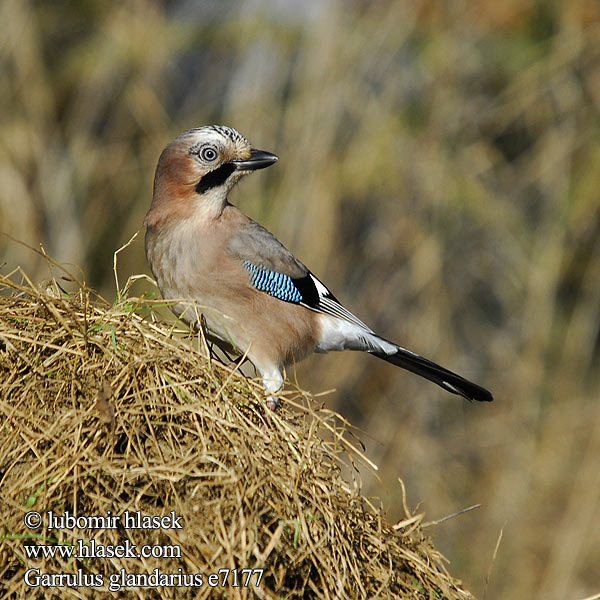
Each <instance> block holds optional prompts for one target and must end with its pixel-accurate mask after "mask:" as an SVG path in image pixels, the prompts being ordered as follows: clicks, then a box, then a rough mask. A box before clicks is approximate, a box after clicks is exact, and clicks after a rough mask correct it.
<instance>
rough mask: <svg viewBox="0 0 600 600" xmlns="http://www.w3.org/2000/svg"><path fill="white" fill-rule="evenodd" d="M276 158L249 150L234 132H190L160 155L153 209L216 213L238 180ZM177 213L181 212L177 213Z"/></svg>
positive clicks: (212, 127)
mask: <svg viewBox="0 0 600 600" xmlns="http://www.w3.org/2000/svg"><path fill="white" fill-rule="evenodd" d="M276 161H277V156H275V155H274V154H271V153H270V152H264V151H263V150H256V149H255V148H252V146H251V145H250V143H249V142H248V140H247V139H246V138H245V137H244V136H243V135H241V134H240V133H238V132H237V131H236V130H235V129H232V128H230V127H224V126H220V125H209V126H206V127H198V128H197V129H190V130H189V131H186V132H185V133H182V134H181V135H180V136H179V137H177V139H175V140H174V141H173V142H171V143H170V144H169V145H168V146H167V147H166V148H165V149H164V150H163V152H162V154H161V156H160V158H159V161H158V166H157V167H156V175H155V178H154V201H153V208H158V206H159V205H161V207H162V208H164V204H165V203H167V202H168V203H169V204H170V205H171V209H172V210H175V209H176V206H177V205H180V208H183V205H184V204H185V203H187V204H188V206H187V208H188V209H189V210H191V209H192V207H193V206H196V207H199V206H201V207H204V208H206V209H216V210H218V207H220V206H222V205H223V204H224V203H225V200H226V197H227V193H228V192H229V190H230V189H231V188H232V187H233V186H234V185H235V184H236V183H237V182H238V181H239V180H240V178H241V177H243V176H244V175H247V174H248V173H250V172H252V171H255V170H256V169H264V168H265V167H268V166H269V165H272V164H273V163H274V162H276ZM178 212H180V211H178Z"/></svg>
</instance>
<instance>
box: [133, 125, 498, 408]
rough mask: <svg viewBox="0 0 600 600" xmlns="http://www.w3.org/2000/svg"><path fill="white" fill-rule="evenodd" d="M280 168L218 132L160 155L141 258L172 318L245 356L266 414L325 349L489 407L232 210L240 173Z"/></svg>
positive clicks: (201, 133) (483, 393)
mask: <svg viewBox="0 0 600 600" xmlns="http://www.w3.org/2000/svg"><path fill="white" fill-rule="evenodd" d="M276 161H277V156H275V155H274V154H271V153H270V152H264V151H262V150H256V149H254V148H252V146H251V145H250V144H249V143H248V141H247V140H246V138H244V137H243V136H242V135H241V134H240V133H238V132H237V131H235V130H234V129H231V128H230V127H223V126H216V125H213V126H207V127H199V128H197V129H191V130H190V131H186V132H185V133H182V134H181V135H180V136H179V137H178V138H177V139H175V141H173V142H172V143H170V144H169V145H168V146H167V147H166V148H165V149H164V150H163V152H162V154H161V155H160V158H159V160H158V165H157V167H156V174H155V177H154V194H153V198H152V205H151V207H150V210H149V211H148V214H147V215H146V219H145V225H146V256H147V258H148V262H149V264H150V267H151V269H152V272H153V274H154V277H155V278H156V282H157V284H158V287H159V289H160V291H161V293H162V295H163V297H164V298H165V299H171V300H178V302H177V303H174V305H173V306H172V310H173V312H174V313H175V314H176V315H178V316H179V317H180V318H181V319H183V321H185V322H186V323H188V324H189V325H191V326H194V327H199V326H201V325H204V327H205V331H206V335H207V337H208V338H209V340H211V341H213V342H215V343H216V344H217V345H218V346H219V347H221V348H222V349H224V350H225V351H229V352H232V351H233V352H235V353H238V354H242V355H245V356H246V357H247V358H248V359H249V360H250V362H252V364H253V365H254V367H255V368H256V369H257V371H258V372H259V373H260V375H261V377H262V381H263V385H264V387H265V388H266V390H267V392H268V393H270V394H271V396H270V400H269V401H268V406H269V407H270V408H274V407H275V405H276V401H277V399H276V397H275V395H276V394H277V392H279V391H280V390H281V388H282V386H283V370H284V368H285V366H286V365H289V364H291V363H292V362H294V361H300V360H302V359H303V358H305V357H306V356H307V355H308V354H310V353H311V352H329V351H330V350H363V351H365V352H368V353H369V354H373V355H374V356H376V357H377V358H381V359H383V360H385V361H387V362H390V363H392V364H394V365H397V366H399V367H402V368H404V369H407V370H408V371H412V372H413V373H416V374H417V375H420V376H421V377H425V378H426V379H429V380H430V381H433V382H434V383H437V384H438V385H439V386H441V387H442V388H444V389H445V390H447V391H449V392H451V393H453V394H458V395H460V396H464V397H465V398H467V399H468V400H480V401H488V402H489V401H491V400H492V395H491V394H490V392H488V391H487V390H486V389H484V388H482V387H480V386H478V385H476V384H474V383H471V382H470V381H467V380H466V379H464V378H463V377H461V376H459V375H457V374H455V373H452V372H451V371H449V370H447V369H445V368H444V367H441V366H439V365H437V364H436V363H434V362H432V361H430V360H428V359H426V358H423V357H422V356H419V355H418V354H415V353H413V352H411V351H410V350H406V349H405V348H401V347H400V346H398V345H396V344H394V343H392V342H390V341H388V340H386V339H384V338H382V337H380V336H378V335H377V334H375V333H374V332H373V331H372V330H371V329H369V327H367V326H366V325H365V324H364V323H363V322H362V321H360V320H359V319H358V318H356V317H355V316H354V315H353V314H352V313H350V312H349V311H347V310H346V309H345V308H344V307H343V306H342V305H341V304H340V302H339V301H338V300H337V299H336V298H335V296H334V295H333V294H332V293H331V292H330V291H329V289H327V287H326V286H325V285H324V284H323V283H322V282H321V281H319V280H318V279H317V278H316V277H315V276H314V275H313V274H312V273H311V272H310V271H309V270H308V269H307V268H306V267H305V266H304V265H303V264H302V263H301V262H300V261H299V260H298V259H296V258H295V257H294V256H293V255H292V254H291V253H290V252H289V251H288V250H287V248H285V246H283V244H281V242H279V240H277V238H275V236H274V235H273V234H271V233H270V232H269V231H267V230H266V229H265V228H264V227H262V226H261V225H259V224H258V223H256V222H255V221H253V220H252V219H250V218H249V217H247V216H246V215H245V214H244V213H242V212H241V211H240V210H239V209H238V208H236V207H235V206H233V205H232V204H230V203H229V201H228V200H227V194H228V193H229V191H230V190H231V188H232V187H233V186H234V185H235V184H236V183H237V182H238V181H239V180H240V179H241V178H242V177H243V176H244V175H247V174H249V173H251V172H252V171H255V170H257V169H263V168H265V167H268V166H269V165H272V164H274V163H275V162H276ZM185 299H192V300H193V301H195V302H194V303H193V304H191V303H186V302H185ZM198 307H200V308H199V309H197V308H198ZM200 311H201V313H202V314H201V315H200Z"/></svg>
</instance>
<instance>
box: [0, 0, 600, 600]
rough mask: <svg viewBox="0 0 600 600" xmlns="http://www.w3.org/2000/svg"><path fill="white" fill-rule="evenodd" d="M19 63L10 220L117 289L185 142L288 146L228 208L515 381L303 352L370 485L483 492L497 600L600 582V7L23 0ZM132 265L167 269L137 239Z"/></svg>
mask: <svg viewBox="0 0 600 600" xmlns="http://www.w3.org/2000/svg"><path fill="white" fill-rule="evenodd" d="M0 72H1V73H2V75H1V77H0V128H1V135H0V230H1V231H6V232H9V233H10V234H11V235H12V236H14V237H15V238H17V239H19V240H22V241H24V242H26V243H28V244H30V245H32V246H36V247H37V246H39V244H43V246H44V248H45V249H46V251H47V252H48V253H49V254H50V255H51V256H53V257H54V258H55V259H57V260H59V261H64V262H69V263H75V264H77V265H79V266H81V267H82V268H83V270H84V272H85V273H86V277H87V280H88V283H90V284H91V285H92V286H94V287H96V288H98V289H99V290H100V291H101V292H103V293H104V294H105V295H107V296H108V297H112V296H114V283H113V275H112V255H113V252H114V251H115V249H117V248H118V247H119V246H121V245H122V244H123V243H124V242H126V241H127V240H128V239H129V238H130V236H131V235H132V233H133V232H134V231H136V230H137V229H138V228H139V227H140V226H141V223H142V220H143V217H144V214H145V212H146V210H147V208H148V205H149V202H150V197H151V184H152V177H153V173H154V167H155V164H156V160H157V158H158V155H159V153H160V151H161V149H162V147H163V146H164V145H165V144H166V143H167V142H168V141H170V140H171V139H172V138H173V137H175V135H177V134H178V133H179V132H181V131H183V130H185V129H188V128H191V127H194V126H198V125H201V124H210V123H223V124H227V125H231V126H233V127H235V128H237V129H239V130H240V131H241V132H242V133H243V134H244V135H246V136H247V137H248V138H249V139H250V141H251V142H252V143H253V144H255V145H256V146H257V147H259V148H263V149H265V150H270V151H273V152H275V153H276V154H278V155H279V157H280V162H279V163H278V164H277V166H275V167H274V168H272V169H268V170H267V171H264V172H261V173H260V174H259V175H255V176H254V177H251V178H248V179H246V180H245V181H244V182H243V184H242V186H240V188H238V189H236V191H235V192H234V194H233V196H232V200H233V201H234V202H236V203H238V204H239V205H240V206H241V207H242V209H243V210H244V211H245V212H247V213H248V214H250V215H251V216H252V217H254V218H255V219H257V220H258V221H260V222H261V223H263V224H264V225H266V226H267V227H268V228H269V229H271V230H272V231H273V232H274V233H276V235H277V236H278V237H279V238H280V239H281V240H282V241H283V242H284V243H285V244H286V246H288V248H290V249H291V250H292V251H293V252H294V253H295V254H296V255H297V256H298V257H299V258H300V259H301V260H302V261H303V262H305V263H306V264H307V265H308V266H309V267H310V268H311V270H313V271H314V272H315V273H316V274H317V275H318V276H320V277H321V278H323V279H324V281H325V282H327V283H328V285H329V286H330V287H331V289H332V290H333V291H334V293H335V294H336V295H337V296H338V297H339V298H340V299H341V300H342V301H343V302H344V303H345V304H346V305H347V307H348V308H350V309H351V310H352V311H353V312H355V313H356V314H357V315H358V316H359V317H360V318H361V319H363V320H365V321H366V322H367V323H368V324H369V325H371V326H372V327H373V328H374V329H375V330H376V331H378V332H380V333H381V334H383V335H384V336H386V337H388V338H390V339H393V340H396V341H398V342H399V343H401V344H402V345H404V346H406V347H408V348H411V349H413V350H415V351H418V352H419V353H421V354H424V355H425V356H428V357H430V358H432V359H434V360H436V361H437V362H440V363H441V364H443V365H445V366H447V367H449V368H451V369H453V370H455V371H458V372H460V373H462V374H463V375H465V376H466V377H468V378H470V379H473V380H475V381H477V382H479V383H481V384H483V385H485V386H486V387H489V388H490V389H491V390H492V391H493V392H494V395H495V397H496V402H495V403H494V404H493V405H491V406H487V405H486V406H481V405H469V404H467V403H465V402H462V401H461V400H458V399H457V398H455V397H452V396H450V395H448V394H445V393H444V392H442V391H441V390H440V389H439V388H437V387H436V386H434V385H432V384H428V383H426V382H424V381H423V380H420V379H418V378H416V377H414V376H412V375H410V374H407V373H404V372H401V371H400V370H395V369H394V367H392V366H390V365H387V364H385V363H383V362H380V361H376V360H375V359H373V358H371V357H368V356H365V355H358V354H351V353H345V354H339V355H329V356H326V357H316V358H312V359H308V360H307V361H305V362H304V363H302V364H301V365H298V368H297V377H298V380H299V382H300V384H301V385H302V386H303V387H305V388H307V389H311V390H312V391H314V392H319V391H324V390H328V389H331V388H336V390H337V391H336V392H335V393H334V394H331V395H328V396H326V397H325V399H324V401H326V402H327V404H328V405H329V406H330V407H332V408H335V409H337V410H339V411H341V412H342V414H344V415H345V416H346V417H348V418H349V419H351V420H352V421H353V422H354V423H355V424H357V425H359V426H361V427H362V428H363V429H364V430H365V431H366V432H367V438H366V439H367V452H368V454H369V456H370V457H371V458H372V459H373V460H374V461H375V462H376V463H378V464H379V465H380V466H381V471H380V473H381V481H377V480H372V479H369V478H366V479H365V480H364V488H365V491H366V492H367V493H371V494H373V495H376V496H380V497H381V498H382V502H383V504H384V506H386V507H387V510H388V515H389V518H390V520H392V521H393V520H394V518H395V517H397V516H399V515H400V514H402V511H401V507H400V503H401V498H400V486H399V484H398V483H397V478H398V477H402V478H403V479H404V481H405V482H406V484H407V488H408V492H409V501H410V503H411V504H412V505H414V504H416V503H417V502H422V505H423V508H424V510H425V511H426V513H427V517H426V518H427V519H437V518H439V517H442V516H444V515H446V514H449V513H452V512H454V511H456V510H459V509H461V508H463V507H466V506H469V505H471V504H475V503H479V502H480V503H481V504H482V508H480V509H479V510H477V511H473V512H470V513H468V514H466V515H463V516H461V517H458V518H455V519H452V520H449V521H446V522H444V523H443V524H441V525H439V526H437V527H436V528H435V530H434V535H435V537H436V540H437V543H438V546H439V547H440V549H441V550H442V551H443V552H444V553H445V554H446V555H447V556H448V557H449V558H450V560H451V563H452V565H451V567H450V568H451V571H452V573H453V574H455V575H457V576H459V577H461V578H462V579H463V580H464V581H465V583H466V585H467V587H468V588H470V589H471V590H472V591H473V593H475V594H476V595H478V596H480V597H484V596H485V597H487V598H498V599H507V600H508V599H511V600H513V599H516V598H544V599H546V600H552V599H561V600H562V599H567V598H568V599H573V600H578V599H581V598H584V597H585V596H586V595H590V594H592V593H597V592H599V591H600V570H599V565H600V526H599V523H600V460H599V457H600V403H599V402H598V400H599V399H600V192H599V188H600V138H599V133H600V9H599V4H598V3H597V1H596V0H572V1H570V2H560V1H559V0H557V1H554V2H553V1H551V0H537V1H534V0H505V1H504V2H501V3H498V2H492V1H491V0H488V1H486V0H479V1H476V0H462V1H458V0H457V1H447V2H433V1H428V0H395V1H394V0H379V1H378V2H366V1H358V0H353V1H346V2H343V1H342V0H321V1H317V0H311V1H305V2H303V3H292V2H284V1H283V0H270V1H269V2H266V1H264V2H263V1H259V0H254V1H246V2H241V1H221V2H217V1H214V2H208V1H206V2H192V1H187V2H186V1H185V0H179V1H177V0H173V1H171V2H158V1H154V0H124V1H122V2H105V1H100V0H95V1H94V0H86V1H83V2H67V1H66V0H55V1H54V2H41V1H40V2H33V1H32V0H1V1H0ZM0 252H1V253H2V257H3V258H2V261H3V262H5V263H6V265H7V266H5V267H4V269H11V268H13V267H14V266H16V265H17V264H19V265H21V266H22V267H24V269H25V270H26V271H27V272H28V273H29V275H30V276H31V277H32V279H34V280H35V279H37V280H39V279H43V278H44V277H47V271H46V266H45V265H46V263H45V261H43V260H41V259H39V257H37V256H36V255H35V254H34V253H32V252H31V251H29V250H27V249H25V248H23V247H21V246H20V245H18V244H15V243H14V242H11V241H9V240H7V239H6V238H0ZM119 260H120V262H119V270H120V273H121V277H123V278H125V279H126V278H127V276H128V275H130V274H132V273H139V272H149V270H148V268H147V265H146V264H145V258H144V252H143V244H142V240H141V236H140V239H138V240H137V241H136V242H135V244H134V245H132V246H131V247H130V248H128V249H127V251H124V252H123V253H121V255H120V259H119ZM289 375H290V376H292V377H293V376H294V373H289ZM501 530H502V540H501V542H500V545H499V548H498V552H497V556H496V559H495V561H494V562H493V564H492V555H493V553H494V548H495V546H496V542H497V540H498V537H499V534H500V532H501ZM486 579H487V580H488V581H487V583H486Z"/></svg>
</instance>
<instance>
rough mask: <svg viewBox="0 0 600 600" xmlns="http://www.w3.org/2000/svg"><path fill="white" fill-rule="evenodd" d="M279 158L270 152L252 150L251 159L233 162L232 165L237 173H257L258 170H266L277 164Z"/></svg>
mask: <svg viewBox="0 0 600 600" xmlns="http://www.w3.org/2000/svg"><path fill="white" fill-rule="evenodd" d="M277 160H278V159H277V157H276V156H275V155H274V154H271V153H270V152H265V151H264V150H255V149H254V148H252V150H250V158H246V159H242V160H232V161H231V164H232V165H233V166H234V167H235V170H236V171H255V170H256V169H264V168H265V167H269V166H271V165H272V164H273V163H276V162H277Z"/></svg>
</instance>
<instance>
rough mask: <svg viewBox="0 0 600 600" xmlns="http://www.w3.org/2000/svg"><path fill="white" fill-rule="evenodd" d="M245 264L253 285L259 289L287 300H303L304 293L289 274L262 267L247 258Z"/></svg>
mask: <svg viewBox="0 0 600 600" xmlns="http://www.w3.org/2000/svg"><path fill="white" fill-rule="evenodd" d="M243 264H244V267H246V269H248V271H249V272H250V277H251V281H252V285H253V286H254V287H255V288H256V289H257V290H260V291H261V292H266V293H267V294H270V295H271V296H275V298H279V299H280V300H285V301H286V302H295V303H299V302H302V300H303V298H302V294H301V293H300V292H299V291H298V288H297V287H296V286H295V285H294V282H293V281H292V278H291V277H290V276H289V275H284V274H283V273H277V272H276V271H270V270H269V269H261V268H260V267H257V266H256V265H253V264H252V263H251V262H250V261H247V260H245V261H244V263H243Z"/></svg>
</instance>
